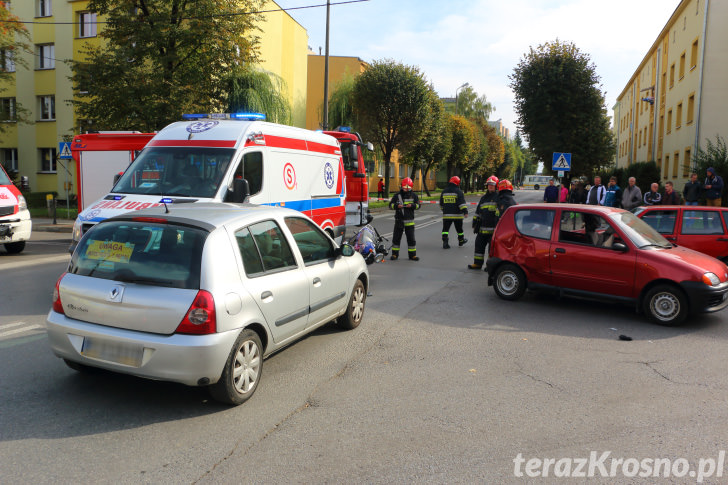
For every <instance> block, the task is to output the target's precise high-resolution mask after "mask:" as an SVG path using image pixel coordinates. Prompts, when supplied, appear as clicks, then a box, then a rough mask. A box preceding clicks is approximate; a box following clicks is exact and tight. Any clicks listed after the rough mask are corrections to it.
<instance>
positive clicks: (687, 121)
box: [685, 93, 695, 125]
mask: <svg viewBox="0 0 728 485" xmlns="http://www.w3.org/2000/svg"><path fill="white" fill-rule="evenodd" d="M694 110H695V93H693V94H691V95H690V96H688V112H687V118H686V119H685V124H687V125H689V124H691V123H692V122H693V111H694Z"/></svg>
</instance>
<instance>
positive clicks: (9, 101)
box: [0, 98, 17, 121]
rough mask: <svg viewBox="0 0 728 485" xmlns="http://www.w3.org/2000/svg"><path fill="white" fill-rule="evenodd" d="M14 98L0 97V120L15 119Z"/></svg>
mask: <svg viewBox="0 0 728 485" xmlns="http://www.w3.org/2000/svg"><path fill="white" fill-rule="evenodd" d="M16 119H17V118H16V112H15V98H0V121H15V120H16Z"/></svg>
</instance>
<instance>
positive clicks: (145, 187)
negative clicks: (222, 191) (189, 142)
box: [111, 147, 235, 198]
mask: <svg viewBox="0 0 728 485" xmlns="http://www.w3.org/2000/svg"><path fill="white" fill-rule="evenodd" d="M234 154H235V150H232V149H229V148H200V147H150V148H146V149H144V151H142V153H141V155H139V157H137V159H136V160H134V162H133V163H132V164H131V165H130V166H129V168H128V169H127V170H126V172H124V175H123V176H122V177H121V178H120V179H119V181H118V182H117V183H116V185H115V186H114V188H113V189H112V190H111V191H112V192H113V193H122V194H147V195H164V196H184V197H206V198H212V197H214V196H215V194H216V193H217V191H218V189H219V188H220V183H221V182H222V180H223V177H224V176H225V173H226V172H227V170H228V166H229V165H230V161H231V160H232V157H233V155H234Z"/></svg>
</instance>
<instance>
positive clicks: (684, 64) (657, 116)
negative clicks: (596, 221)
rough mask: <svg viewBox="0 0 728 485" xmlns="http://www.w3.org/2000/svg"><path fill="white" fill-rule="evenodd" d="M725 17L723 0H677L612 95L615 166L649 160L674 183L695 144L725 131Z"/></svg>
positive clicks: (727, 8) (683, 175)
mask: <svg viewBox="0 0 728 485" xmlns="http://www.w3.org/2000/svg"><path fill="white" fill-rule="evenodd" d="M727 23H728V2H726V1H722V0H682V1H680V2H679V4H678V5H677V7H676V8H675V11H674V12H673V14H672V15H671V16H670V19H669V20H668V22H667V24H665V27H664V28H663V29H662V31H661V32H660V35H659V36H658V37H657V39H655V41H654V43H653V44H652V47H651V48H650V50H649V51H648V52H647V54H646V55H645V57H644V58H643V60H642V62H641V63H640V65H639V66H638V68H637V70H636V71H635V72H634V74H633V75H632V77H631V78H630V80H629V82H628V83H627V85H626V86H625V87H624V89H623V91H622V92H621V94H620V95H619V97H618V98H617V102H616V104H615V106H614V132H615V137H616V141H617V153H616V162H617V167H625V166H627V165H629V164H631V163H635V162H643V161H652V160H654V161H655V162H656V163H657V165H658V167H659V168H660V177H661V182H663V183H664V182H665V181H668V180H671V181H672V182H673V183H674V184H675V186H676V187H677V188H678V189H679V188H681V187H682V186H683V184H684V183H685V182H686V181H687V179H688V178H689V174H690V172H691V170H692V168H694V165H693V159H692V157H693V154H694V153H695V151H696V149H697V147H698V146H704V145H705V140H706V138H707V139H711V140H714V139H715V136H716V135H720V136H723V137H724V138H725V137H728V64H726V62H725V59H727V58H728V30H726V28H725V26H726V25H727ZM703 175H704V174H701V176H703Z"/></svg>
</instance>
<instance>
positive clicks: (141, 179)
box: [72, 113, 346, 248]
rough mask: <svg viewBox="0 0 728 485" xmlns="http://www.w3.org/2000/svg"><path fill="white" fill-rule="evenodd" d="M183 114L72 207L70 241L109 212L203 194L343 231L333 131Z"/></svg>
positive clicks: (255, 117)
mask: <svg viewBox="0 0 728 485" xmlns="http://www.w3.org/2000/svg"><path fill="white" fill-rule="evenodd" d="M183 118H184V119H185V120H186V121H181V122H176V123H172V124H171V125H169V126H167V127H165V128H164V129H162V130H161V131H160V132H159V133H157V134H156V135H155V136H154V137H153V138H152V139H151V140H150V141H149V143H147V145H146V147H145V148H144V150H143V151H142V152H141V153H140V154H139V156H137V157H136V158H135V159H134V161H133V162H132V164H131V165H129V167H128V168H127V169H126V171H125V172H124V174H123V175H122V176H121V177H120V178H119V180H118V181H117V182H116V183H115V184H114V187H113V188H112V189H111V190H110V191H109V192H108V193H107V195H106V196H104V197H103V198H101V199H100V200H98V201H96V202H94V203H92V204H89V205H87V208H86V209H85V210H83V212H81V213H80V214H79V215H78V218H77V219H76V222H75V224H74V227H73V241H74V243H73V245H72V248H73V247H75V244H76V243H77V242H78V241H79V240H80V238H81V236H82V235H83V234H84V233H85V232H86V231H87V230H88V229H89V228H90V227H91V226H93V225H94V224H96V223H98V222H99V221H102V220H104V219H107V218H109V217H112V216H115V215H118V214H122V213H125V212H129V211H133V210H140V209H145V208H147V207H156V206H162V205H165V204H187V203H194V202H203V201H205V202H211V201H213V202H237V203H242V202H250V203H253V204H262V205H271V206H281V207H288V208H291V209H295V210H298V211H300V212H303V213H304V214H306V215H307V216H309V217H311V218H312V219H313V220H314V221H315V222H316V223H317V224H318V225H319V226H320V227H321V228H322V229H324V230H325V231H326V232H327V233H328V234H329V235H330V236H331V237H332V238H334V239H337V238H343V235H344V231H345V229H346V212H345V211H346V201H345V197H346V189H345V184H344V167H343V161H342V158H341V150H340V147H339V143H338V142H337V141H336V139H335V138H333V137H331V136H328V135H324V134H323V133H320V132H315V131H310V130H304V129H301V128H295V127H291V126H285V125H278V124H275V123H267V122H265V121H261V120H262V119H265V116H264V115H262V114H259V113H234V114H210V115H184V116H183Z"/></svg>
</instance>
